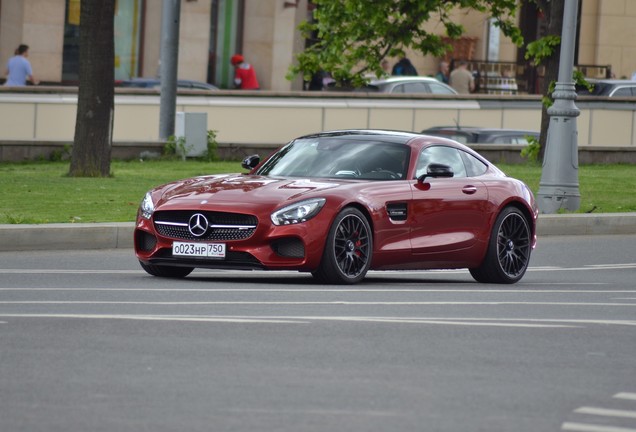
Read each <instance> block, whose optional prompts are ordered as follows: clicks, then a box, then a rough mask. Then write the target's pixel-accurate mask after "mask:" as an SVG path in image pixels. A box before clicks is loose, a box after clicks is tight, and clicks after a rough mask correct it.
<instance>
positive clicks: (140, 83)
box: [119, 78, 219, 90]
mask: <svg viewBox="0 0 636 432" xmlns="http://www.w3.org/2000/svg"><path fill="white" fill-rule="evenodd" d="M119 87H134V88H157V89H158V88H159V87H161V81H160V80H159V79H157V78H133V79H130V80H125V81H121V82H120V83H119ZM177 88H179V89H190V90H218V89H219V88H218V87H216V86H213V85H212V84H208V83H205V82H201V81H194V80H177Z"/></svg>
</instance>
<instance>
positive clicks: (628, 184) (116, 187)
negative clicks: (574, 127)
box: [0, 160, 636, 224]
mask: <svg viewBox="0 0 636 432" xmlns="http://www.w3.org/2000/svg"><path fill="white" fill-rule="evenodd" d="M498 166H499V168H501V169H502V170H503V171H504V172H506V173H507V174H508V175H510V176H512V177H516V178H519V179H521V180H523V181H525V182H526V183H527V184H528V186H530V188H531V189H532V190H533V191H534V192H535V194H536V192H537V191H538V189H539V181H540V178H541V167H540V166H538V165H531V164H528V165H503V164H498ZM68 168H69V165H68V162H29V163H0V224H42V223H54V222H68V223H79V222H132V221H134V220H135V215H136V212H137V206H138V205H139V202H140V201H141V199H142V197H143V196H144V194H145V192H146V191H147V190H149V189H151V188H152V187H154V186H157V185H159V184H162V183H166V182H169V181H172V180H177V179H181V178H186V177H191V176H195V175H201V174H214V173H227V172H244V170H243V168H241V166H240V162H201V161H186V162H182V161H180V160H179V161H174V160H157V161H145V162H141V161H127V162H126V161H113V163H112V164H111V171H112V173H113V176H112V177H110V178H73V177H67V176H66V174H67V172H68ZM579 189H580V192H581V208H580V210H579V212H589V211H593V212H595V213H613V212H636V193H635V192H636V166H633V165H584V166H581V167H579Z"/></svg>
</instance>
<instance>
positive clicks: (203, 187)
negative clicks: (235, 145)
mask: <svg viewBox="0 0 636 432" xmlns="http://www.w3.org/2000/svg"><path fill="white" fill-rule="evenodd" d="M339 185H340V182H337V181H330V180H316V179H305V178H294V179H290V178H284V177H266V176H254V175H245V174H229V175H228V174H226V175H214V176H204V177H194V178H191V179H187V180H182V181H178V182H174V183H170V184H168V185H166V186H164V187H163V191H162V194H161V198H160V201H159V202H158V203H157V207H158V208H162V209H169V208H185V207H199V206H201V205H205V204H207V203H214V204H220V205H223V204H226V205H233V206H236V205H244V206H245V207H251V206H256V207H262V206H266V205H272V206H277V205H280V204H283V203H285V202H288V201H289V202H294V201H297V200H300V199H302V198H304V197H305V196H308V197H309V196H315V195H316V194H320V192H323V191H327V190H330V189H333V188H336V187H338V186H339Z"/></svg>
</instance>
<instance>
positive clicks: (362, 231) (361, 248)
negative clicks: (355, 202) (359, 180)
mask: <svg viewBox="0 0 636 432" xmlns="http://www.w3.org/2000/svg"><path fill="white" fill-rule="evenodd" d="M372 254H373V236H372V234H371V227H370V225H369V222H368V221H367V218H366V217H364V215H363V214H362V213H361V212H360V210H358V209H355V208H353V207H347V208H345V209H344V210H342V211H341V212H340V213H338V216H336V219H335V220H334V221H333V224H331V227H330V228H329V234H328V235H327V242H326V243H325V250H324V252H323V254H322V260H321V261H320V266H319V267H318V269H317V270H316V271H314V272H312V275H313V276H314V277H315V278H316V279H317V280H318V281H320V282H324V283H328V284H337V285H344V284H354V283H357V282H360V281H361V280H362V279H364V277H365V275H366V274H367V271H368V270H369V266H370V265H371V258H372Z"/></svg>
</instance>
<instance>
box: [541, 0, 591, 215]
mask: <svg viewBox="0 0 636 432" xmlns="http://www.w3.org/2000/svg"><path fill="white" fill-rule="evenodd" d="M578 7H579V1H578V0H565V8H564V11H563V31H562V36H561V58H560V59H559V79H558V81H557V83H556V87H555V89H554V92H553V93H552V97H553V98H554V104H552V106H551V107H550V108H548V115H549V116H550V123H549V125H548V139H547V143H546V151H545V155H544V157H543V169H542V171H541V181H540V183H539V192H538V193H537V203H538V205H539V210H540V211H541V213H556V212H557V211H558V210H559V209H566V210H577V209H578V208H579V206H580V203H581V194H580V193H579V179H578V174H579V173H578V170H579V156H578V147H577V135H578V132H577V129H576V118H577V117H578V116H579V114H580V111H579V109H578V108H577V107H576V105H575V104H574V101H575V100H576V91H575V88H574V82H573V81H572V73H573V70H574V39H575V35H576V17H577V14H578Z"/></svg>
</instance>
